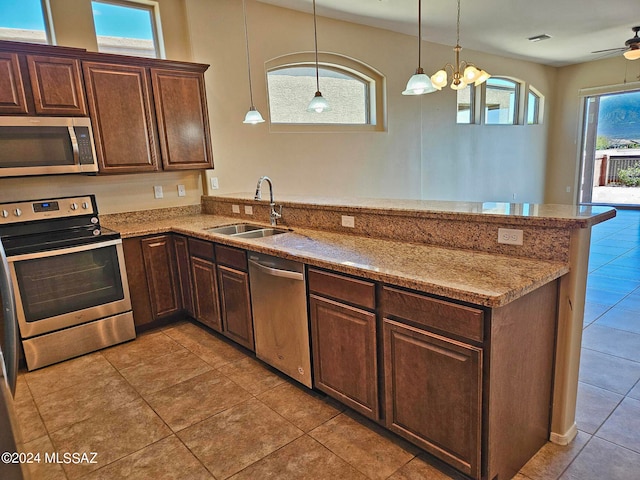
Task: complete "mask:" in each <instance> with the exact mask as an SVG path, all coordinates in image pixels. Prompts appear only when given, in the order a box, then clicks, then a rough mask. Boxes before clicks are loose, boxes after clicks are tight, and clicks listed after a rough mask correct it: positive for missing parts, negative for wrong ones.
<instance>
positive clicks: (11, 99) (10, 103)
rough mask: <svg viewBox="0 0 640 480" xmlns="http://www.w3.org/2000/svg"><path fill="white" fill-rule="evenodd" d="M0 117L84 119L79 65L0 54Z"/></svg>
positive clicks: (70, 61)
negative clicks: (59, 116) (32, 116)
mask: <svg viewBox="0 0 640 480" xmlns="http://www.w3.org/2000/svg"><path fill="white" fill-rule="evenodd" d="M0 114H9V115H11V114H14V115H15V114H26V115H47V116H55V115H66V116H79V117H82V116H86V115H87V105H86V102H85V98H84V88H83V87H82V74H81V72H80V61H79V60H78V59H74V58H66V57H52V56H43V55H26V56H22V55H18V54H17V53H10V52H0Z"/></svg>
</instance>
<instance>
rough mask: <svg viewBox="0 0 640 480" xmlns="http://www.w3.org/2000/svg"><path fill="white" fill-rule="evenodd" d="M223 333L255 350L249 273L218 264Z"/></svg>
mask: <svg viewBox="0 0 640 480" xmlns="http://www.w3.org/2000/svg"><path fill="white" fill-rule="evenodd" d="M218 278H219V280H220V304H221V307H222V329H223V332H222V333H223V334H224V335H226V336H227V337H229V338H230V339H232V340H233V341H235V342H237V343H239V344H240V345H242V346H244V347H247V348H248V349H249V350H251V351H253V350H254V349H255V347H254V341H253V318H252V316H251V299H250V297H249V274H248V273H246V272H241V271H240V270H235V269H233V268H229V267H225V266H223V265H218Z"/></svg>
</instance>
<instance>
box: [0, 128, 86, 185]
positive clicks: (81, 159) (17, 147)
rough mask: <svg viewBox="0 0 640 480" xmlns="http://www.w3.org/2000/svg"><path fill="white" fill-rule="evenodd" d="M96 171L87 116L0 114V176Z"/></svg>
mask: <svg viewBox="0 0 640 480" xmlns="http://www.w3.org/2000/svg"><path fill="white" fill-rule="evenodd" d="M97 171H98V162H97V160H96V149H95V145H94V143H93V132H92V131H91V120H90V119H88V118H84V117H14V116H0V177H20V176H24V175H51V174H62V173H89V174H91V173H96V172H97Z"/></svg>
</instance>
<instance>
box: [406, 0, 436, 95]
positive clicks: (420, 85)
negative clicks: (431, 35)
mask: <svg viewBox="0 0 640 480" xmlns="http://www.w3.org/2000/svg"><path fill="white" fill-rule="evenodd" d="M421 54H422V0H418V68H417V69H416V73H415V74H414V75H413V76H412V77H411V78H410V79H409V81H408V82H407V88H406V89H405V90H404V92H402V94H403V95H424V94H425V93H431V92H435V91H436V88H435V87H434V86H433V85H432V84H431V80H430V79H429V77H428V76H427V75H425V73H424V70H423V69H422V66H421V64H420V62H421Z"/></svg>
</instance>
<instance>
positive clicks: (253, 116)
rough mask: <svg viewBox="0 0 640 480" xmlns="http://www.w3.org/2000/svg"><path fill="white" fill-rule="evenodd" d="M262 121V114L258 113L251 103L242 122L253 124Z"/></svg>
mask: <svg viewBox="0 0 640 480" xmlns="http://www.w3.org/2000/svg"><path fill="white" fill-rule="evenodd" d="M263 122H264V118H262V115H260V112H259V111H258V110H256V107H254V106H253V105H252V106H251V108H250V109H249V111H248V112H247V114H246V115H245V116H244V122H242V123H250V124H251V125H255V124H256V123H263Z"/></svg>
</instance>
